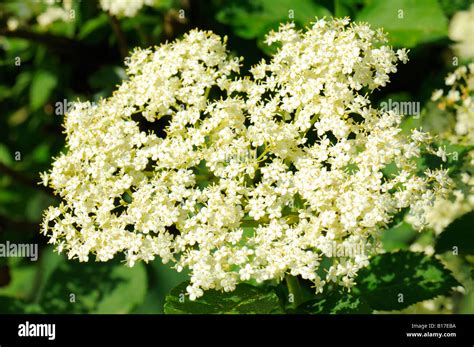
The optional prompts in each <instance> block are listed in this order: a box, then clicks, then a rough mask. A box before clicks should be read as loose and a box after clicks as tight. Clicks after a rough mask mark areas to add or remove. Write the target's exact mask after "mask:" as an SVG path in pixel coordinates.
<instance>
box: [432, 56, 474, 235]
mask: <svg viewBox="0 0 474 347" xmlns="http://www.w3.org/2000/svg"><path fill="white" fill-rule="evenodd" d="M445 84H446V86H447V87H448V88H449V91H448V92H445V91H443V90H442V89H438V90H435V91H434V92H433V95H432V97H431V100H432V101H435V102H437V104H438V108H440V109H441V110H444V111H446V112H448V113H450V114H453V115H454V119H455V121H454V126H453V127H452V128H449V127H448V128H446V129H445V131H444V133H442V134H439V135H440V136H441V137H442V138H444V139H446V140H449V141H451V142H453V143H455V144H461V145H465V146H474V63H471V64H469V65H467V66H460V67H459V68H457V69H456V70H455V71H454V72H452V73H450V74H449V75H448V76H447V77H446V79H445ZM469 154H470V160H471V161H470V165H469V166H470V170H467V171H464V172H463V173H462V175H461V181H462V186H463V189H456V190H455V191H454V196H453V199H442V198H438V199H437V200H436V202H435V204H434V206H433V207H432V208H430V209H429V211H428V213H427V219H428V220H429V227H430V228H432V229H433V230H434V231H435V232H436V233H438V234H439V233H441V232H442V231H443V230H444V229H445V228H446V227H447V226H448V225H449V224H450V223H452V222H453V221H454V220H455V219H456V218H458V217H460V216H461V215H463V214H465V213H467V212H470V211H472V210H473V209H474V175H473V173H474V151H471V152H470V153H469Z"/></svg>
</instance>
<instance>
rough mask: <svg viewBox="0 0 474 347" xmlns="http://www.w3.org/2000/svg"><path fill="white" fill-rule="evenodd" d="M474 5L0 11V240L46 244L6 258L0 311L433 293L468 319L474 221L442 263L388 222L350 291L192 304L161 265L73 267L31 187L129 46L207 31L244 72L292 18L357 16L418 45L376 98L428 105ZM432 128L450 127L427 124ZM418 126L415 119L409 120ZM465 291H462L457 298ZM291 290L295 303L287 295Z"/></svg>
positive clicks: (80, 5)
mask: <svg viewBox="0 0 474 347" xmlns="http://www.w3.org/2000/svg"><path fill="white" fill-rule="evenodd" d="M130 1H134V0H130ZM470 3H471V1H468V0H456V1H448V0H440V1H437V0H391V1H385V0H298V1H293V0H239V1H237V0H236V1H232V0H212V1H209V0H207V1H205V0H196V1H193V0H188V1H178V0H166V1H161V2H160V5H159V6H157V7H154V8H152V7H144V8H142V10H141V11H140V12H139V13H138V14H137V15H136V16H135V17H133V18H122V19H116V18H112V17H111V16H110V15H108V14H107V13H105V12H103V11H101V10H100V9H99V7H98V4H97V2H96V1H93V0H82V1H74V2H73V8H74V11H75V18H74V20H71V21H67V22H55V23H53V24H52V25H51V26H49V27H48V29H47V30H46V29H44V28H41V27H39V26H38V24H37V22H36V20H35V14H38V13H41V12H42V11H43V10H44V9H45V8H46V5H44V4H41V3H38V2H37V1H33V0H29V1H28V0H25V1H18V0H16V1H6V2H2V3H0V243H5V242H6V241H7V240H8V241H10V242H16V243H39V245H40V256H39V260H38V261H37V262H31V261H30V260H28V259H17V258H0V313H18V312H32V313H163V312H166V313H222V312H226V313H284V312H289V313H369V312H373V311H394V310H396V311H400V310H402V312H421V311H419V307H418V306H416V305H415V306H412V304H414V303H416V302H420V301H422V300H427V299H432V298H435V297H437V296H439V295H446V296H452V297H453V301H454V305H455V306H454V308H453V311H454V312H461V313H474V295H473V293H472V288H473V274H474V273H473V270H472V265H473V264H474V248H473V245H474V234H473V229H474V228H473V227H472V226H473V224H474V215H473V214H472V213H470V214H468V215H466V216H464V217H463V218H462V219H460V220H458V221H456V222H454V223H453V224H452V225H451V226H450V227H449V228H448V229H447V230H446V231H444V232H443V233H442V234H441V235H440V237H439V239H438V240H436V245H435V251H436V254H437V255H436V256H435V257H428V256H425V255H423V254H420V253H413V252H409V251H408V249H409V245H410V244H411V243H412V242H414V241H415V240H418V241H419V242H423V238H424V237H425V235H424V234H423V233H421V234H418V233H416V232H415V231H414V230H413V229H412V228H411V226H410V225H408V224H406V223H401V222H399V223H394V224H393V226H391V228H390V229H389V230H387V231H385V232H384V233H383V235H382V240H383V244H384V247H385V249H386V250H387V251H388V252H390V253H387V254H384V255H380V256H377V257H374V258H373V259H372V260H371V265H370V267H369V268H367V269H364V270H363V271H361V273H360V276H359V278H358V285H357V286H356V287H355V288H354V289H353V290H352V291H351V292H350V293H347V292H340V291H338V289H336V288H334V289H333V290H330V291H329V292H328V293H324V295H321V294H318V295H314V293H313V292H312V289H311V288H310V286H309V285H308V284H307V283H305V282H304V281H302V280H299V279H295V278H287V279H286V281H284V282H282V283H280V284H277V283H265V284H263V285H261V286H258V287H257V286H253V285H251V284H242V285H240V286H239V287H238V288H237V290H236V291H235V292H232V293H221V292H216V291H209V292H207V293H206V294H205V295H204V297H203V298H201V299H200V300H198V301H197V302H190V301H189V300H188V299H187V298H186V297H183V296H182V294H183V292H184V291H185V287H186V282H183V281H185V280H186V279H187V275H186V273H177V272H175V271H174V270H172V269H170V268H169V266H167V265H163V264H161V263H160V261H159V260H155V261H153V262H150V263H148V264H143V263H140V264H138V265H136V266H135V267H134V268H131V269H130V268H128V267H125V266H124V265H123V264H122V263H121V259H117V260H116V261H114V262H110V263H105V264H102V263H100V264H99V263H92V262H90V263H78V262H76V261H69V260H67V259H65V258H64V257H63V256H60V255H57V254H56V253H54V252H53V250H52V248H51V247H50V246H48V245H47V239H46V238H44V237H42V236H40V234H39V223H40V221H41V214H42V211H43V209H44V208H46V207H47V206H48V205H50V204H57V203H59V201H58V200H57V198H55V197H54V196H53V195H52V193H51V192H50V191H49V190H48V189H43V188H41V186H39V185H38V184H37V183H38V181H39V172H41V171H44V170H46V169H48V168H49V166H50V164H51V161H52V157H54V156H55V155H57V154H58V153H59V152H60V151H61V150H63V146H64V136H63V134H62V129H61V123H62V115H58V114H57V113H58V110H59V109H58V107H61V106H62V107H67V102H71V101H74V100H77V99H82V100H91V101H94V100H98V99H99V98H100V97H106V96H108V95H110V94H111V93H112V91H113V90H114V88H115V86H116V85H117V84H118V83H120V81H121V80H122V79H123V78H124V77H125V75H124V69H123V55H124V52H125V51H126V50H128V49H131V48H133V47H136V46H140V47H148V46H151V45H156V44H159V43H161V42H165V41H166V40H172V39H174V38H176V37H179V36H180V35H181V34H182V33H183V32H185V31H187V30H189V29H191V28H195V27H198V28H201V29H210V30H213V31H214V32H216V33H217V34H219V35H221V36H224V35H227V36H228V37H229V39H228V45H229V48H230V50H231V51H232V52H233V53H234V54H235V55H239V56H241V55H242V56H244V57H245V61H244V68H243V69H246V68H248V67H250V66H251V65H253V64H254V63H256V62H258V61H259V60H261V59H262V58H266V57H268V55H269V54H271V53H272V50H271V49H270V48H268V47H266V46H265V45H264V44H263V38H264V35H265V33H266V32H268V31H269V30H271V29H276V28H277V27H278V25H279V23H281V22H285V21H288V20H289V18H292V19H293V20H294V21H295V22H296V23H297V25H299V26H300V27H304V26H305V25H307V24H308V23H309V22H311V21H312V20H313V19H314V18H315V17H316V16H318V17H322V16H337V17H342V16H350V17H351V18H352V19H354V20H362V21H368V22H369V23H371V24H372V25H373V26H374V27H379V26H382V27H384V29H385V31H387V32H388V33H389V34H390V40H391V42H390V43H391V44H392V45H394V46H400V47H408V48H410V49H411V53H410V63H409V64H407V65H406V66H401V67H400V69H399V72H398V73H397V74H395V75H393V76H392V82H391V83H390V84H389V85H388V86H387V87H386V88H384V89H383V90H381V91H379V92H377V93H376V94H375V95H374V102H375V103H379V102H381V101H383V100H386V99H388V98H390V99H392V100H400V101H403V100H417V101H420V102H421V105H422V107H428V105H429V102H428V100H429V97H430V94H431V92H432V90H433V89H435V88H440V87H441V86H442V84H443V77H444V76H445V75H446V73H447V72H448V71H450V70H452V68H453V67H452V65H451V61H452V55H453V53H452V51H451V50H450V49H449V45H450V43H451V42H450V40H449V39H448V37H447V34H448V22H449V19H450V18H451V17H452V15H453V14H454V13H455V12H457V11H459V10H464V9H467V8H468V6H469V5H470ZM401 9H402V10H403V14H404V18H403V19H400V18H399V10H401ZM181 10H184V14H185V17H184V18H181V16H180V14H181V12H180V11H181ZM11 18H19V19H20V20H21V22H22V23H23V25H22V26H21V27H20V28H18V29H17V30H14V31H11V30H9V29H8V28H7V22H8V20H9V19H11ZM18 57H20V59H21V65H19V66H17V65H16V64H15V62H16V59H17V58H18ZM59 113H61V112H59ZM439 117H442V115H441V116H438V118H439ZM438 121H442V119H441V120H439V119H436V120H434V121H433V123H436V122H438ZM418 123H419V120H413V119H408V120H407V122H406V124H405V125H406V127H407V128H408V127H411V126H416V125H419V124H418ZM459 150H460V151H461V152H462V151H463V150H466V149H462V148H461V149H459ZM425 164H426V165H428V164H427V163H425ZM420 240H421V241H420ZM453 245H462V247H461V248H460V254H459V255H458V256H452V255H450V252H451V249H452V247H453ZM460 285H462V286H463V287H464V290H465V294H464V295H463V294H461V293H459V292H455V293H453V292H452V288H453V287H456V286H460ZM173 288H174V289H173ZM400 292H403V293H405V297H404V300H403V302H402V303H401V302H399V300H397V298H398V297H397V294H398V293H400ZM290 294H292V295H294V296H295V297H294V299H295V300H290V299H289V298H290ZM291 297H292V298H293V296H291ZM183 298H184V299H183ZM440 312H442V311H440Z"/></svg>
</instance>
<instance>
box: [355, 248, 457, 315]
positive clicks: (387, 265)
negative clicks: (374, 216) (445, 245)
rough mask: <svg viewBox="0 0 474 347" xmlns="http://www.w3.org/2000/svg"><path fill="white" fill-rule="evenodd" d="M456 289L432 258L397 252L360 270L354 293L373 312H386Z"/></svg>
mask: <svg viewBox="0 0 474 347" xmlns="http://www.w3.org/2000/svg"><path fill="white" fill-rule="evenodd" d="M459 285H460V284H459V282H458V281H457V280H456V279H455V278H454V277H453V276H452V274H451V272H450V271H449V270H447V269H446V268H445V267H444V266H443V265H442V264H441V262H440V261H439V260H437V259H436V258H433V257H429V256H427V255H425V254H423V253H413V252H407V251H399V252H396V253H385V254H381V255H377V256H375V257H373V258H372V259H371V260H370V264H369V266H368V267H366V268H364V269H362V270H360V272H359V275H358V277H357V286H356V287H355V288H354V291H355V293H356V294H359V295H361V296H362V297H363V299H364V300H365V301H367V303H368V304H369V305H370V307H371V308H373V309H374V310H387V311H390V310H401V309H403V308H405V307H408V306H410V305H412V304H414V303H416V302H419V301H423V300H428V299H432V298H434V297H436V296H438V295H446V294H448V293H449V292H450V291H451V289H452V288H453V287H456V286H459Z"/></svg>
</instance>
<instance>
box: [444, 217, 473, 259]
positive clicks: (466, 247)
mask: <svg viewBox="0 0 474 347" xmlns="http://www.w3.org/2000/svg"><path fill="white" fill-rule="evenodd" d="M473 225H474V211H472V212H469V213H467V214H465V215H463V216H462V217H461V218H458V219H456V220H455V221H454V222H452V223H451V224H449V225H448V226H447V227H446V229H445V230H444V231H443V232H442V233H441V234H440V235H439V237H438V239H437V241H436V246H435V250H436V253H444V252H447V251H451V252H457V253H458V254H463V255H464V254H474V231H473Z"/></svg>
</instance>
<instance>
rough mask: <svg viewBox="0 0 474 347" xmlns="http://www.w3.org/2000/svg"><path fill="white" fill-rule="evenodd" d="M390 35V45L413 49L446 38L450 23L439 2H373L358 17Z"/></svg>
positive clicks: (405, 0)
mask: <svg viewBox="0 0 474 347" xmlns="http://www.w3.org/2000/svg"><path fill="white" fill-rule="evenodd" d="M357 21H365V22H369V23H370V24H371V25H373V26H374V27H382V28H384V30H385V31H386V32H388V33H389V34H390V35H389V39H390V43H391V44H393V45H395V46H400V47H414V46H416V45H417V44H419V43H424V42H430V41H434V40H437V39H440V38H443V37H446V36H447V33H448V20H447V18H446V17H445V15H444V13H443V11H442V9H441V8H440V5H439V3H438V1H437V0H391V1H372V2H371V3H369V4H368V5H367V6H366V7H365V8H364V9H363V10H362V11H361V12H359V14H358V15H357Z"/></svg>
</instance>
